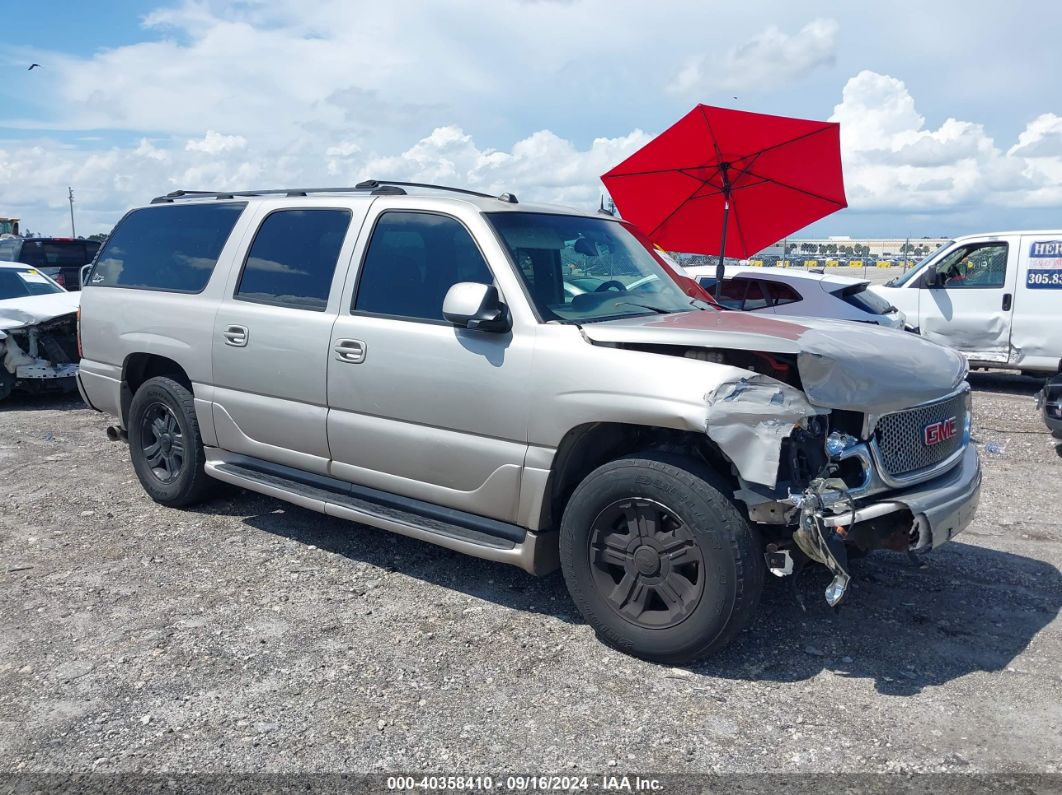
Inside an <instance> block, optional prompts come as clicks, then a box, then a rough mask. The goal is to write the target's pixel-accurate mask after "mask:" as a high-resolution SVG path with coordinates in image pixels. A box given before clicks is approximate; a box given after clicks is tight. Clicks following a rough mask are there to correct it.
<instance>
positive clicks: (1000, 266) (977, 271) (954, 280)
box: [923, 243, 1007, 290]
mask: <svg viewBox="0 0 1062 795" xmlns="http://www.w3.org/2000/svg"><path fill="white" fill-rule="evenodd" d="M926 276H927V278H926V281H925V282H924V283H923V286H926V287H930V288H945V289H948V290H952V289H976V288H995V289H999V288H1002V287H1003V286H1004V285H1005V284H1006V281H1007V244H1006V243H976V244H972V245H969V246H962V247H961V248H957V249H955V251H952V252H951V253H950V254H947V255H946V256H945V257H944V259H942V260H941V261H940V262H938V263H937V264H936V265H935V266H934V267H933V268H932V269H931V270H930V271H929V272H928V273H927V274H926Z"/></svg>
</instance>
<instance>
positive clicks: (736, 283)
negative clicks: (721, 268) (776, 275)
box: [697, 276, 766, 310]
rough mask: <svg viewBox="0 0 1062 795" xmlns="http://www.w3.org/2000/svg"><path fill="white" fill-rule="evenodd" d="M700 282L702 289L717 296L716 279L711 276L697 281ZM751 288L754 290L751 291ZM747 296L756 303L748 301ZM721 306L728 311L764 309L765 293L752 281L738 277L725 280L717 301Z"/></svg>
mask: <svg viewBox="0 0 1062 795" xmlns="http://www.w3.org/2000/svg"><path fill="white" fill-rule="evenodd" d="M697 281H698V282H700V285H701V287H703V288H704V289H705V290H707V291H708V292H710V293H711V294H712V295H713V296H714V295H715V278H714V277H711V276H702V277H701V278H700V279H698V280H697ZM750 287H752V288H753V289H751V290H750ZM746 296H750V297H751V298H752V299H754V300H755V303H751V302H749V301H746ZM717 300H718V301H719V303H720V304H722V305H723V306H725V307H726V308H727V309H737V310H742V309H745V310H748V309H762V308H763V307H764V306H766V303H765V301H764V300H763V293H762V292H761V291H760V288H759V287H758V286H756V283H755V282H754V281H752V279H744V278H741V277H738V278H736V279H734V278H731V279H723V286H722V287H721V288H720V289H719V298H718V299H717Z"/></svg>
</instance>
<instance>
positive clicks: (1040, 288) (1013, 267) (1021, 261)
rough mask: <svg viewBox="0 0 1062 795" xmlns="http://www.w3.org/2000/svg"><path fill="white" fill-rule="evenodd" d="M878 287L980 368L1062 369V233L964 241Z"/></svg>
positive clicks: (915, 323)
mask: <svg viewBox="0 0 1062 795" xmlns="http://www.w3.org/2000/svg"><path fill="white" fill-rule="evenodd" d="M871 289H872V290H873V291H874V292H876V293H877V294H878V295H880V296H881V297H882V298H883V299H885V300H886V301H888V302H889V303H891V304H894V305H895V306H897V307H899V308H900V310H901V311H902V312H903V313H904V314H905V315H907V322H908V324H909V325H910V326H912V327H913V328H914V330H916V331H917V332H918V333H919V334H921V335H922V336H923V337H925V338H926V339H930V340H933V341H934V342H939V343H941V344H943V345H950V346H951V347H953V348H955V349H957V350H959V351H962V352H963V353H964V354H965V355H966V357H967V358H968V359H969V361H970V364H971V365H972V366H975V367H998V368H1004V369H1011V370H1020V371H1022V372H1023V373H1029V374H1047V375H1052V374H1054V373H1057V372H1059V371H1060V370H1062V312H1059V306H1060V303H1059V302H1060V299H1062V229H1055V230H1044V231H1024V232H999V233H991V234H978V235H966V236H965V237H960V238H956V239H955V240H952V241H950V242H948V243H945V244H944V245H943V246H941V247H940V248H939V249H938V250H937V251H935V252H933V253H932V254H930V255H929V256H928V257H926V258H925V259H924V260H922V261H921V262H920V263H918V264H917V265H916V266H915V267H914V268H912V269H911V270H909V271H907V272H906V273H905V274H903V275H902V276H899V277H898V278H896V279H893V280H892V281H890V282H887V283H886V284H885V285H883V286H875V287H872V288H871Z"/></svg>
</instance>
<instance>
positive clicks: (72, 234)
mask: <svg viewBox="0 0 1062 795" xmlns="http://www.w3.org/2000/svg"><path fill="white" fill-rule="evenodd" d="M66 190H67V198H68V199H69V200H70V237H77V232H75V231H74V189H73V188H71V187H70V186H69V185H68V186H67V188H66Z"/></svg>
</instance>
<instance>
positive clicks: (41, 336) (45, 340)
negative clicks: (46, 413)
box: [0, 313, 78, 400]
mask: <svg viewBox="0 0 1062 795" xmlns="http://www.w3.org/2000/svg"><path fill="white" fill-rule="evenodd" d="M3 319H4V317H3V315H2V314H0V320H3ZM8 319H9V320H10V318H8ZM77 363H78V353H77V319H76V316H75V315H74V314H73V313H70V314H63V315H60V316H58V317H53V318H50V319H47V320H42V321H40V322H37V323H32V324H27V325H21V326H14V327H12V325H11V324H10V323H5V324H4V325H2V326H0V400H3V399H4V398H6V397H8V396H9V395H10V394H11V393H12V392H14V391H15V390H21V391H25V392H31V393H39V392H53V391H58V392H69V391H72V390H74V389H76V388H77V384H76V381H75V378H76V376H77V367H78V364H77Z"/></svg>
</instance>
